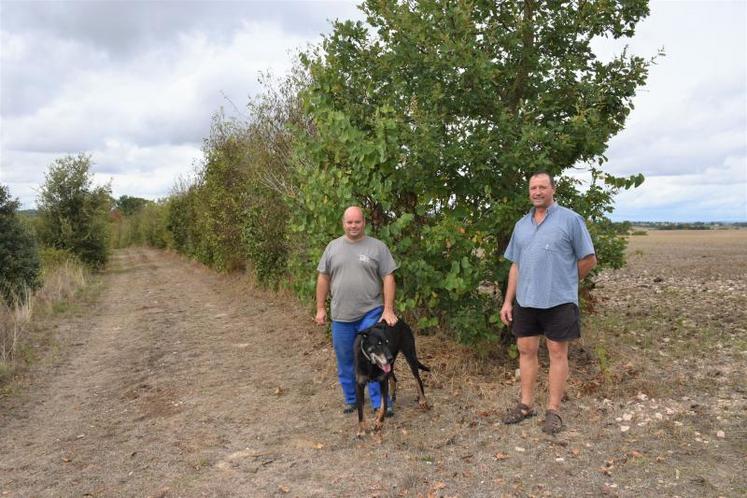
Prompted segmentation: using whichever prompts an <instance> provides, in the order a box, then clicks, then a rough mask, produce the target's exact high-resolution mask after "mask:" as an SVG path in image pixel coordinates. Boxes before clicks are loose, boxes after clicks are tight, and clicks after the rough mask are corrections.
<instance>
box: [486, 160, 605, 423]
mask: <svg viewBox="0 0 747 498" xmlns="http://www.w3.org/2000/svg"><path fill="white" fill-rule="evenodd" d="M554 196H555V182H554V180H553V178H552V176H551V175H550V174H549V173H547V172H544V171H543V172H538V173H535V174H534V175H532V177H531V178H530V179H529V199H530V201H531V202H532V205H533V206H534V207H533V208H532V209H531V210H530V211H529V213H527V214H526V215H525V216H524V217H522V218H521V219H520V220H519V221H517V222H516V225H515V226H514V231H513V234H512V235H511V241H510V242H509V244H508V247H507V248H506V253H505V257H506V259H508V260H510V261H511V262H512V263H513V264H512V265H511V269H510V270H509V274H508V288H507V289H506V296H505V299H504V301H503V307H502V308H501V321H503V323H504V324H506V325H508V326H511V330H512V332H513V334H514V335H515V336H516V345H517V348H518V350H519V373H520V377H521V400H520V401H519V403H518V404H517V405H516V406H515V407H513V408H511V409H509V410H508V412H507V413H506V416H505V417H504V418H503V422H504V423H506V424H515V423H517V422H521V421H522V420H524V419H526V418H529V417H532V416H534V415H535V414H536V411H535V409H534V407H533V403H534V384H535V381H536V379H537V371H538V370H539V361H538V358H537V351H538V350H539V342H540V336H542V335H544V336H545V338H546V340H547V350H548V352H549V353H550V373H549V382H548V399H547V409H546V415H545V423H544V425H543V427H542V430H543V431H544V432H547V433H549V434H554V433H556V432H558V431H560V429H561V428H562V426H563V422H562V420H561V418H560V415H559V413H558V412H559V409H560V400H561V399H562V397H563V394H564V392H565V381H566V379H567V377H568V344H569V341H571V340H573V339H577V338H579V337H580V336H581V327H580V322H579V309H578V283H579V281H581V280H583V279H584V277H586V275H587V274H588V273H589V271H591V269H592V268H593V267H594V266H595V265H596V263H597V259H596V256H595V254H594V245H593V244H592V241H591V236H590V235H589V231H588V230H587V229H586V224H585V223H584V219H583V218H582V217H581V216H580V215H578V214H577V213H575V212H573V211H571V210H570V209H567V208H564V207H561V206H559V205H558V204H557V203H556V202H555V199H554ZM514 299H515V300H516V303H515V304H514Z"/></svg>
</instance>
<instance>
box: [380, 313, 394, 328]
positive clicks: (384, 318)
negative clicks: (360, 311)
mask: <svg viewBox="0 0 747 498" xmlns="http://www.w3.org/2000/svg"><path fill="white" fill-rule="evenodd" d="M379 321H380V322H386V324H387V325H389V326H390V327H394V325H395V324H396V323H397V321H398V318H397V315H395V314H394V311H392V310H386V309H385V310H384V312H383V313H382V314H381V320H379Z"/></svg>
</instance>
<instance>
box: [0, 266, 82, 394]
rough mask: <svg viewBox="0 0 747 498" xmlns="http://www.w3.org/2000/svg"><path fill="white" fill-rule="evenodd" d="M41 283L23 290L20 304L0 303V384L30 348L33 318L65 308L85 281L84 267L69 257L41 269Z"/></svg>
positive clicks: (10, 375) (11, 372)
mask: <svg viewBox="0 0 747 498" xmlns="http://www.w3.org/2000/svg"><path fill="white" fill-rule="evenodd" d="M42 275H43V282H44V284H43V285H42V287H41V288H40V289H38V290H37V291H36V292H33V293H32V292H31V291H30V290H29V289H26V291H25V293H26V296H25V299H21V300H19V302H20V303H22V304H14V305H12V306H9V305H6V304H3V305H2V306H0V384H3V383H5V382H6V381H7V380H8V379H9V378H10V377H12V376H13V374H14V373H15V372H16V371H17V369H18V367H19V366H20V365H21V364H23V363H28V362H29V361H30V358H31V355H29V354H25V352H26V351H27V350H28V348H29V347H30V342H31V341H30V337H29V335H30V333H31V329H32V328H33V322H34V317H35V316H37V315H47V314H50V313H56V312H60V311H64V310H65V309H67V307H68V306H69V304H70V303H71V302H72V301H73V300H74V299H75V296H76V295H77V293H78V292H79V291H80V290H81V289H83V288H84V287H86V285H87V284H88V280H89V278H88V275H89V274H88V270H86V269H85V267H84V266H83V265H82V264H80V263H77V262H75V261H72V260H67V259H66V260H64V261H62V262H61V263H60V264H58V265H55V266H51V267H48V268H45V269H44V271H43V273H42Z"/></svg>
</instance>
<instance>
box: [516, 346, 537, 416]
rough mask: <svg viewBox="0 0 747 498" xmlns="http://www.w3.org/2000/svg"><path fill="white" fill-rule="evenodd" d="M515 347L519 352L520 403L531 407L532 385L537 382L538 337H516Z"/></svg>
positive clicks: (532, 398)
mask: <svg viewBox="0 0 747 498" xmlns="http://www.w3.org/2000/svg"><path fill="white" fill-rule="evenodd" d="M516 347H517V348H518V350H519V375H520V382H521V403H522V404H524V405H526V406H528V407H530V408H531V407H532V405H533V403H534V385H535V383H536V381H537V370H539V360H538V358H537V351H538V350H539V336H530V337H518V338H517V339H516Z"/></svg>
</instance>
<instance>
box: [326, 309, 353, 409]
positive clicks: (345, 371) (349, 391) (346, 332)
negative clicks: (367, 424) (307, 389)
mask: <svg viewBox="0 0 747 498" xmlns="http://www.w3.org/2000/svg"><path fill="white" fill-rule="evenodd" d="M356 335H357V331H356V328H355V323H354V322H352V323H348V322H335V321H333V322H332V345H333V346H334V348H335V356H337V378H338V379H339V380H340V387H341V388H342V394H343V397H344V399H345V403H346V404H349V405H350V404H354V403H355V402H356V399H355V362H354V357H353V344H354V343H355V336H356Z"/></svg>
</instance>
